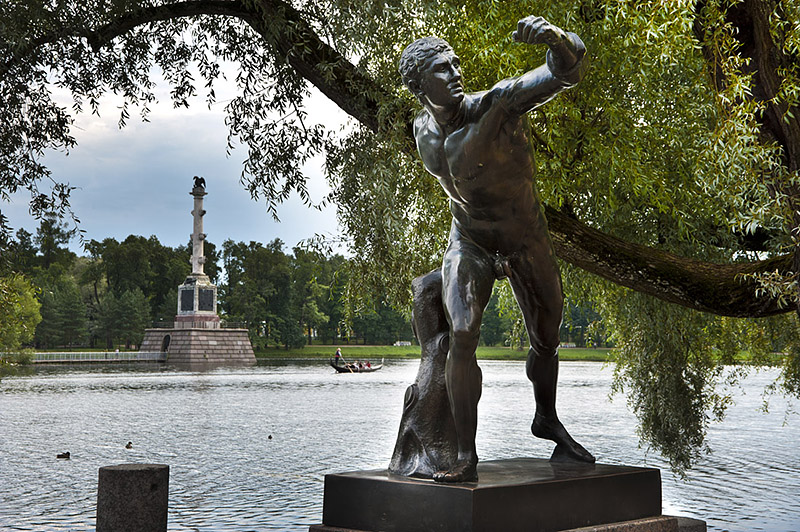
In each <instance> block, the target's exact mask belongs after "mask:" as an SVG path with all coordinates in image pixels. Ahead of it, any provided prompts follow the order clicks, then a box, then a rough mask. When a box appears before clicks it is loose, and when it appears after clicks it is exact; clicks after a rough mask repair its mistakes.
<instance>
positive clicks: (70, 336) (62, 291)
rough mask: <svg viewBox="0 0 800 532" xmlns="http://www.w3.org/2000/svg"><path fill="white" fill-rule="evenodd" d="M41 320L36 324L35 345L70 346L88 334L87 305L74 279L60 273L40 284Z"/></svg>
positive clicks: (80, 341)
mask: <svg viewBox="0 0 800 532" xmlns="http://www.w3.org/2000/svg"><path fill="white" fill-rule="evenodd" d="M40 302H41V305H42V306H41V314H42V321H41V322H40V323H39V325H38V326H37V327H36V335H35V341H36V345H37V346H41V347H46V348H51V347H59V346H63V347H69V346H72V345H80V344H81V343H82V342H83V341H84V340H85V339H86V336H87V334H88V330H87V319H86V306H85V305H84V304H83V301H82V299H81V295H80V292H79V291H78V287H77V285H76V284H75V282H74V281H73V280H72V279H71V278H69V277H66V276H61V277H60V278H59V279H58V280H57V281H56V282H54V283H52V284H49V285H45V286H43V287H42V292H41V295H40Z"/></svg>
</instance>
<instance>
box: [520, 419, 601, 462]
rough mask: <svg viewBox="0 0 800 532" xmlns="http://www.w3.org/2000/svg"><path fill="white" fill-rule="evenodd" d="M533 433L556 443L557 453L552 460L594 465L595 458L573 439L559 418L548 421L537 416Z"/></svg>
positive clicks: (532, 429)
mask: <svg viewBox="0 0 800 532" xmlns="http://www.w3.org/2000/svg"><path fill="white" fill-rule="evenodd" d="M531 432H532V433H533V435H534V436H536V437H537V438H542V439H545V440H552V441H554V442H556V452H554V453H553V457H552V458H551V460H578V461H580V462H588V463H594V456H592V454H591V453H590V452H589V451H587V450H586V449H584V448H583V446H582V445H581V444H580V443H578V442H576V441H575V440H573V439H572V436H570V435H569V433H568V432H567V429H565V428H564V425H562V424H561V422H560V421H559V420H558V418H551V419H548V418H545V417H544V416H542V415H539V414H536V416H535V417H534V418H533V424H532V425H531Z"/></svg>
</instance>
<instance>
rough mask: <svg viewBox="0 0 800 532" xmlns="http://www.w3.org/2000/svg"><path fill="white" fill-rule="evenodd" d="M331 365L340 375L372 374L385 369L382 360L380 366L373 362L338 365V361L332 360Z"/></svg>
mask: <svg viewBox="0 0 800 532" xmlns="http://www.w3.org/2000/svg"><path fill="white" fill-rule="evenodd" d="M340 360H341V359H340ZM330 364H331V367H332V368H333V369H335V370H336V371H337V372H338V373H372V372H373V371H378V370H379V369H381V368H382V367H383V359H381V363H380V364H372V363H371V362H349V363H341V362H340V363H339V364H337V363H336V359H335V358H331V359H330Z"/></svg>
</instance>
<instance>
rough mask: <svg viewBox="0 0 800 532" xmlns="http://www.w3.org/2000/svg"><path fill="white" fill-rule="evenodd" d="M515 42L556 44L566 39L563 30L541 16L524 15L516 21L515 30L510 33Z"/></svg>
mask: <svg viewBox="0 0 800 532" xmlns="http://www.w3.org/2000/svg"><path fill="white" fill-rule="evenodd" d="M511 38H512V39H514V40H515V41H516V42H524V43H528V44H542V43H544V44H547V45H548V46H550V47H553V46H557V45H558V44H560V43H563V42H564V40H566V39H567V34H566V33H564V30H562V29H561V28H559V27H557V26H553V25H552V24H550V23H549V22H547V21H546V20H545V19H543V18H542V17H535V16H530V17H525V18H524V19H522V20H520V21H519V22H518V23H517V30H516V31H515V32H514V33H513V34H512V35H511Z"/></svg>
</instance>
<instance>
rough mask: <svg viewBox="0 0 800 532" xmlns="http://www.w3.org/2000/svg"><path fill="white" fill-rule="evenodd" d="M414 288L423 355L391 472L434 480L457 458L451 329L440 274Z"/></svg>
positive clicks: (416, 283) (421, 280)
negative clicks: (448, 369) (449, 364)
mask: <svg viewBox="0 0 800 532" xmlns="http://www.w3.org/2000/svg"><path fill="white" fill-rule="evenodd" d="M411 286H412V293H413V295H414V310H413V318H412V324H413V327H414V335H415V336H416V337H417V341H418V342H419V345H420V348H421V350H422V356H421V359H420V364H419V371H418V373H417V379H416V381H415V382H414V384H412V385H411V386H409V387H408V389H407V390H406V397H405V402H404V404H403V417H402V420H401V421H400V431H399V434H398V436H397V443H396V445H395V448H394V454H393V455H392V461H391V463H390V464H389V471H390V472H391V473H394V474H397V475H403V476H407V477H420V478H432V477H433V474H434V473H435V472H437V471H441V470H445V469H448V468H449V467H450V465H451V464H452V463H453V462H454V461H455V459H456V456H457V454H458V448H457V444H456V432H455V430H456V429H455V425H454V423H453V417H452V414H451V412H450V401H449V400H448V398H447V386H446V384H445V377H444V366H445V362H446V361H447V349H448V345H449V331H450V329H449V326H448V324H447V318H446V317H445V314H444V307H443V306H442V272H441V270H435V271H433V272H431V273H429V274H427V275H423V276H421V277H417V278H416V279H414V281H413V283H412V285H411Z"/></svg>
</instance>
